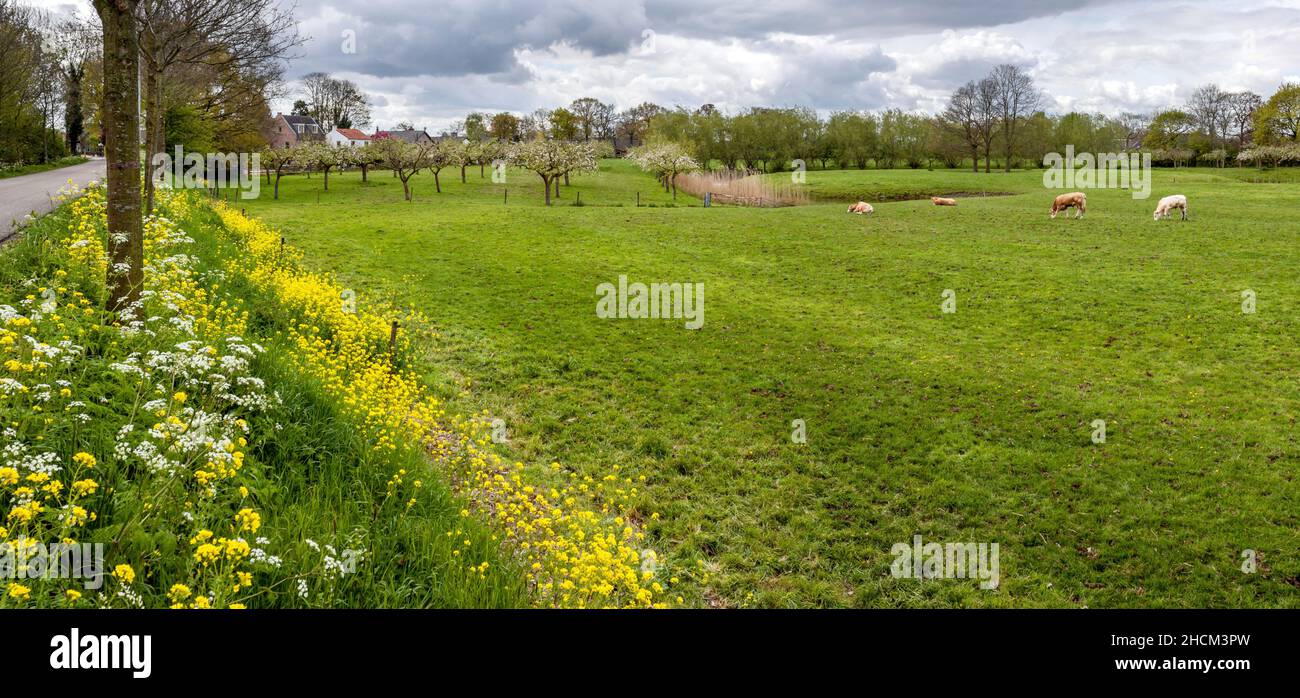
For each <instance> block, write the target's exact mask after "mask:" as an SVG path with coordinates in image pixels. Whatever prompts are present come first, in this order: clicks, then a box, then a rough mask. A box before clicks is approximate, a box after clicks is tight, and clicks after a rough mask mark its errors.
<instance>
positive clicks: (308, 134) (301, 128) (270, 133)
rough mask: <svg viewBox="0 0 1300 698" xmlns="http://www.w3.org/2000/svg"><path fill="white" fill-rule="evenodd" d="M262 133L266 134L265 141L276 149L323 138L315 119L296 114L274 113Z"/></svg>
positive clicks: (323, 134)
mask: <svg viewBox="0 0 1300 698" xmlns="http://www.w3.org/2000/svg"><path fill="white" fill-rule="evenodd" d="M263 135H265V136H266V142H267V143H268V144H270V146H271V147H272V148H277V149H278V148H290V147H292V146H295V145H298V144H300V143H304V142H307V141H320V140H324V139H325V133H324V132H323V131H321V128H320V124H318V123H316V120H315V119H313V118H311V117H310V116H299V115H297V114H276V115H275V118H274V119H271V121H270V123H269V124H267V127H266V133H265V134H263Z"/></svg>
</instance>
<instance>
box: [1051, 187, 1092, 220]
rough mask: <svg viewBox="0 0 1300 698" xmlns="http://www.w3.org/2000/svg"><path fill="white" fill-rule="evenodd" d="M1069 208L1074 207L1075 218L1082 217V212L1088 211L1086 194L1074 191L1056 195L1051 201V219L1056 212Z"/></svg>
mask: <svg viewBox="0 0 1300 698" xmlns="http://www.w3.org/2000/svg"><path fill="white" fill-rule="evenodd" d="M1070 208H1073V209H1076V210H1075V212H1074V217H1075V218H1083V214H1084V213H1087V211H1088V195H1087V194H1084V193H1083V192H1081V191H1076V192H1072V193H1069V194H1062V195H1060V196H1058V197H1056V200H1055V201H1053V202H1052V219H1053V220H1055V219H1056V214H1058V213H1060V212H1061V211H1064V210H1066V209H1070Z"/></svg>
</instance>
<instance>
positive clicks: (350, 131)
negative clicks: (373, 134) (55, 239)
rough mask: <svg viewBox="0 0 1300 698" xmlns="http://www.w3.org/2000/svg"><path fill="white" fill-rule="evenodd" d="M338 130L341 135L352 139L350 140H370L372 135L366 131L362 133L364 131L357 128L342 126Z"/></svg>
mask: <svg viewBox="0 0 1300 698" xmlns="http://www.w3.org/2000/svg"><path fill="white" fill-rule="evenodd" d="M338 132H339V135H341V136H343V137H344V138H346V139H348V140H350V141H368V140H370V136H367V135H366V134H364V133H362V132H360V131H358V130H356V129H355V128H341V129H338Z"/></svg>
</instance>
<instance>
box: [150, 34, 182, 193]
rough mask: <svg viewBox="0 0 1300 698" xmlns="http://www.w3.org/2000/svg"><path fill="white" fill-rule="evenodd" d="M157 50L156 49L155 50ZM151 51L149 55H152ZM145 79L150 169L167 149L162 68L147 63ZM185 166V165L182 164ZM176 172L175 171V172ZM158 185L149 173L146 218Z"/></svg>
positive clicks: (153, 63)
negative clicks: (156, 157)
mask: <svg viewBox="0 0 1300 698" xmlns="http://www.w3.org/2000/svg"><path fill="white" fill-rule="evenodd" d="M150 36H151V35H149V34H148V33H146V37H145V40H146V41H150V40H152V39H151V38H150ZM155 50H156V49H155ZM152 53H153V51H150V52H149V54H146V55H150V54H152ZM143 68H144V72H145V78H144V87H145V98H146V106H145V162H146V163H148V164H149V166H150V167H152V166H153V157H154V155H157V154H158V153H161V152H163V151H164V149H165V148H166V147H167V144H166V138H167V136H166V133H165V130H164V129H165V124H164V120H163V113H162V103H163V96H162V78H163V75H162V68H160V67H159V66H158V65H157V64H156V63H155V62H153V61H146V62H145V64H144V66H143ZM182 164H183V163H182ZM173 171H174V170H173ZM156 186H157V184H156V183H155V182H154V179H153V172H152V171H151V172H150V173H149V178H148V179H146V180H145V183H144V213H145V215H146V216H148V215H152V214H153V200H154V188H155V187H156Z"/></svg>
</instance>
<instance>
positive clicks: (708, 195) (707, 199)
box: [704, 191, 713, 208]
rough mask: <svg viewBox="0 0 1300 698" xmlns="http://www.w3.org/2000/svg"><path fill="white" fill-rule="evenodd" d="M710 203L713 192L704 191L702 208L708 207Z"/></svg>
mask: <svg viewBox="0 0 1300 698" xmlns="http://www.w3.org/2000/svg"><path fill="white" fill-rule="evenodd" d="M711 203H713V193H712V192H707V191H706V192H704V208H708V207H709V204H711Z"/></svg>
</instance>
